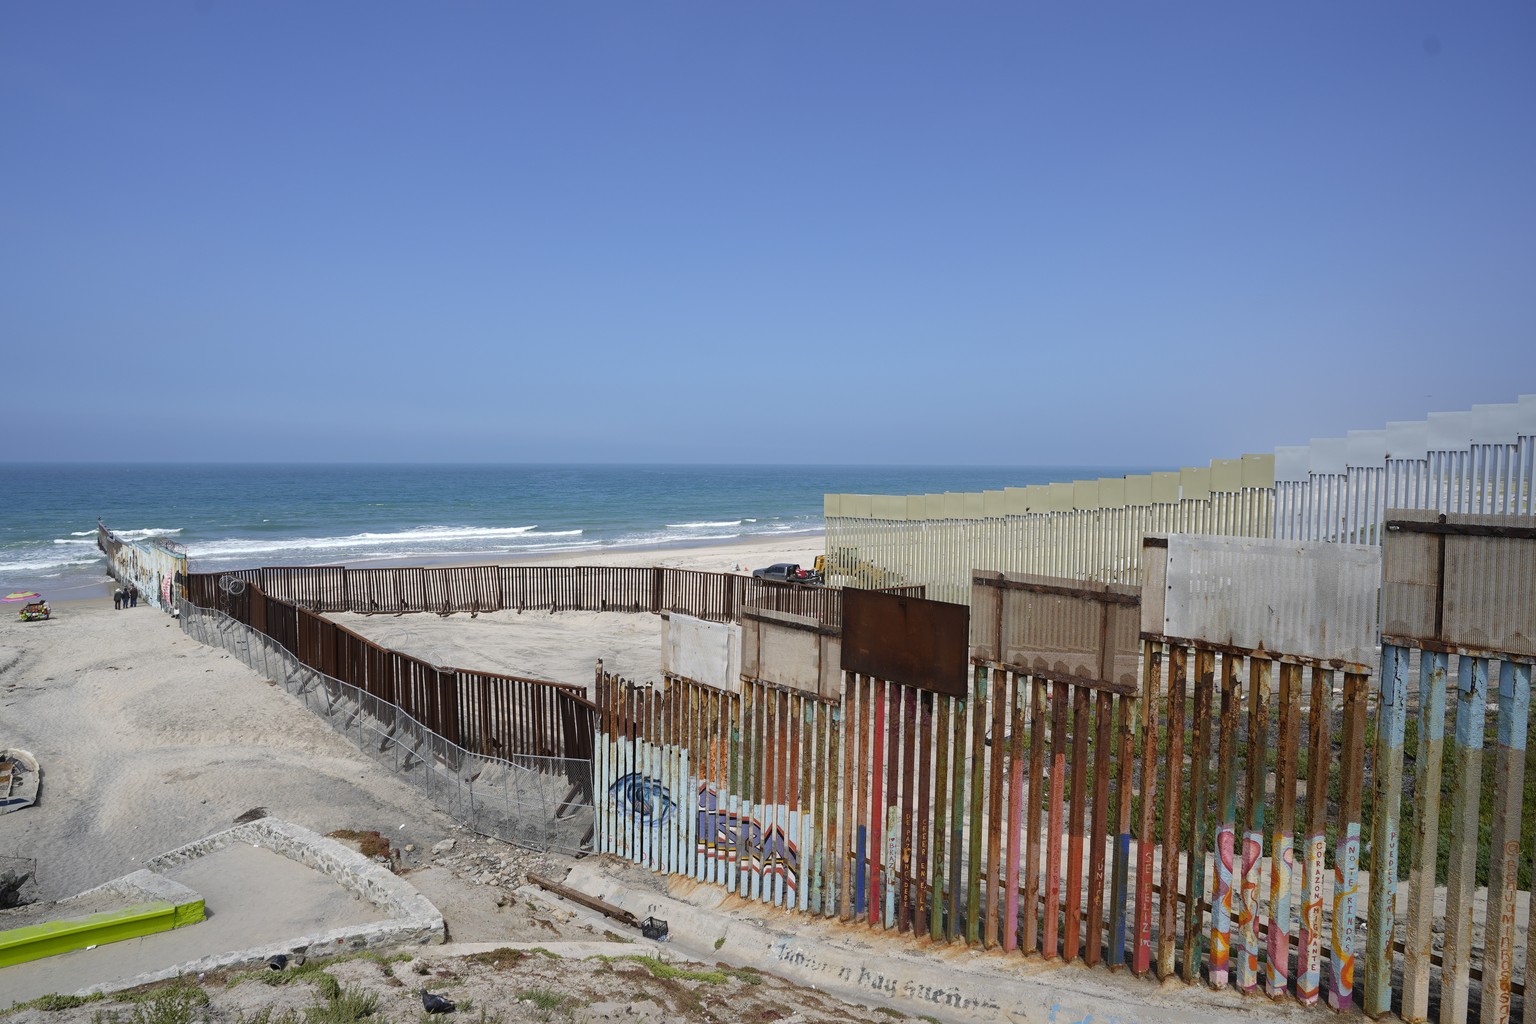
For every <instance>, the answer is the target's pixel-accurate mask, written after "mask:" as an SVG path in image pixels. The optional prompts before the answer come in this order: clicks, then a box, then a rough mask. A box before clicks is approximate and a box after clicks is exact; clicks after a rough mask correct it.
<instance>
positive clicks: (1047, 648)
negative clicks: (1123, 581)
mask: <svg viewBox="0 0 1536 1024" xmlns="http://www.w3.org/2000/svg"><path fill="white" fill-rule="evenodd" d="M977 580H978V585H977V586H974V587H972V588H971V601H972V605H971V620H972V623H973V628H974V630H975V636H976V637H978V638H981V639H982V640H983V641H984V643H982V644H977V645H976V648H977V650H976V656H977V657H980V658H986V659H989V660H992V661H998V662H1001V663H1003V664H1005V665H1007V666H1009V667H1010V668H1013V669H1017V670H1019V671H1024V672H1031V673H1034V674H1037V675H1043V676H1046V677H1047V678H1054V679H1058V680H1066V679H1071V680H1077V681H1095V682H1102V683H1108V684H1110V685H1112V686H1115V687H1123V688H1125V689H1126V690H1127V692H1132V691H1134V689H1135V685H1136V672H1137V668H1138V664H1139V657H1140V649H1139V646H1138V645H1139V639H1140V638H1139V635H1138V631H1139V628H1140V612H1139V610H1138V603H1139V595H1138V592H1137V591H1136V589H1135V588H1132V587H1123V586H1115V585H1106V584H1098V583H1083V582H1082V581H1079V580H1070V579H1062V578H1060V577H1054V576H1040V575H1035V574H1031V573H988V574H986V576H985V578H983V577H982V576H980V575H978V577H977ZM986 620H991V621H986ZM983 650H985V651H986V652H987V653H985V654H984V653H982V651H983Z"/></svg>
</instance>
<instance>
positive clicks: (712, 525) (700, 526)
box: [667, 519, 757, 530]
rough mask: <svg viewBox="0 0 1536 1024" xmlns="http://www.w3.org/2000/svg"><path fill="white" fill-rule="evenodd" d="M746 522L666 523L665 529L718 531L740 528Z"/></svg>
mask: <svg viewBox="0 0 1536 1024" xmlns="http://www.w3.org/2000/svg"><path fill="white" fill-rule="evenodd" d="M746 521H747V520H741V519H725V520H720V521H718V522H702V523H668V524H667V529H669V530H704V529H719V528H720V527H722V526H740V525H741V524H742V523H743V522H746ZM750 521H751V522H756V521H757V520H755V519H754V520H750Z"/></svg>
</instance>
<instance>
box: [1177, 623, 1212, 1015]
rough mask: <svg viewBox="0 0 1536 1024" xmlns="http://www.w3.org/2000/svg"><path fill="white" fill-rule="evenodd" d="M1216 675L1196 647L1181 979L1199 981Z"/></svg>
mask: <svg viewBox="0 0 1536 1024" xmlns="http://www.w3.org/2000/svg"><path fill="white" fill-rule="evenodd" d="M1215 678H1216V656H1215V654H1214V653H1213V652H1211V651H1208V650H1204V649H1201V648H1196V649H1195V711H1194V716H1195V733H1194V737H1193V742H1192V743H1191V746H1190V768H1189V799H1190V816H1189V817H1190V836H1189V845H1188V846H1186V847H1185V854H1186V856H1187V857H1188V858H1189V860H1188V863H1186V864H1185V872H1186V874H1185V887H1184V982H1185V984H1188V985H1193V984H1195V983H1196V982H1198V981H1199V980H1200V961H1201V948H1200V947H1201V937H1202V935H1203V934H1204V928H1203V927H1202V925H1203V923H1204V921H1203V917H1202V915H1201V913H1200V902H1201V901H1202V900H1204V899H1205V853H1206V850H1205V805H1206V801H1207V794H1206V791H1205V785H1206V781H1205V776H1206V772H1207V770H1208V768H1209V766H1210V759H1211V697H1212V692H1211V691H1212V689H1213V688H1214V684H1215Z"/></svg>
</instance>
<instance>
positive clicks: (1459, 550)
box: [1443, 516, 1536, 656]
mask: <svg viewBox="0 0 1536 1024" xmlns="http://www.w3.org/2000/svg"><path fill="white" fill-rule="evenodd" d="M1454 519H1455V521H1457V522H1463V521H1476V520H1482V521H1487V520H1503V521H1504V522H1506V523H1508V522H1509V520H1508V519H1506V518H1505V517H1502V516H1456V517H1454ZM1522 524H1523V525H1527V526H1530V525H1533V521H1532V520H1531V519H1530V518H1529V517H1524V518H1523V520H1522ZM1533 581H1536V541H1531V540H1518V539H1514V538H1507V537H1447V538H1446V543H1445V621H1444V624H1443V629H1444V638H1445V639H1446V640H1448V641H1449V642H1451V643H1454V644H1456V645H1457V646H1458V647H1463V648H1474V649H1482V650H1486V651H1496V652H1499V653H1505V654H1519V655H1526V656H1536V582H1533Z"/></svg>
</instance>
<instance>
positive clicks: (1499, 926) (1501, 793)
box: [1482, 661, 1531, 1024]
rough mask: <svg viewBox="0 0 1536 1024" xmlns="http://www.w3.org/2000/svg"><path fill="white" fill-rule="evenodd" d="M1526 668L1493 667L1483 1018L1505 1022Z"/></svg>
mask: <svg viewBox="0 0 1536 1024" xmlns="http://www.w3.org/2000/svg"><path fill="white" fill-rule="evenodd" d="M1530 712H1531V666H1529V665H1525V664H1518V663H1516V662H1511V661H1506V662H1504V663H1503V664H1502V665H1501V666H1500V669H1499V747H1498V752H1497V753H1496V754H1495V755H1494V764H1493V770H1494V790H1493V837H1492V843H1491V850H1490V854H1489V860H1488V914H1487V924H1486V926H1485V931H1484V939H1483V947H1484V948H1483V988H1482V992H1483V996H1482V1006H1483V1019H1484V1020H1492V1021H1494V1022H1495V1024H1507V1022H1508V1021H1509V1018H1510V1010H1511V1005H1510V1004H1511V986H1512V985H1513V983H1514V975H1515V913H1516V910H1515V896H1516V891H1515V887H1516V881H1517V879H1518V876H1519V873H1520V810H1521V808H1520V804H1521V799H1522V797H1523V796H1524V793H1525V731H1526V719H1527V717H1528V716H1529V715H1530Z"/></svg>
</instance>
